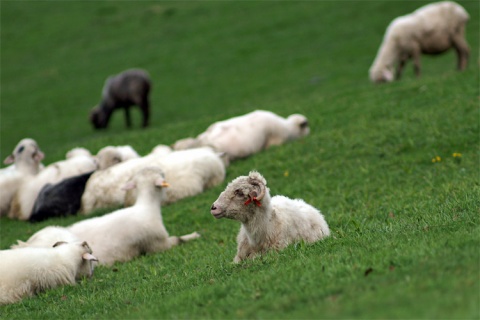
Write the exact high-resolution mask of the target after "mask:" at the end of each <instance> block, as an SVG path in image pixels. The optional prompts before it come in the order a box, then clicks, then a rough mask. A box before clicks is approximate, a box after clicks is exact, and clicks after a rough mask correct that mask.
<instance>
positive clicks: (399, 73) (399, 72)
mask: <svg viewBox="0 0 480 320" xmlns="http://www.w3.org/2000/svg"><path fill="white" fill-rule="evenodd" d="M406 63H407V59H405V58H401V59H400V62H399V63H398V67H397V74H396V75H395V78H396V79H397V80H400V78H401V77H402V72H403V68H404V67H405V64H406Z"/></svg>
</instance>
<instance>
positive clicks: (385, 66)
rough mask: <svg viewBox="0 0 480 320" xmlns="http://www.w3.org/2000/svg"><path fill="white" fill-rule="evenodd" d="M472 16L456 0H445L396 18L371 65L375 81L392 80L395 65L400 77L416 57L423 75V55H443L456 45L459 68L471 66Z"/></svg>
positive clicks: (397, 74)
mask: <svg viewBox="0 0 480 320" xmlns="http://www.w3.org/2000/svg"><path fill="white" fill-rule="evenodd" d="M468 20H469V15H468V13H467V12H466V11H465V9H464V8H463V7H461V6H460V5H458V4H456V3H455V2H450V1H442V2H438V3H432V4H428V5H426V6H423V7H421V8H419V9H417V10H415V11H414V12H413V13H411V14H408V15H405V16H401V17H398V18H396V19H395V20H393V21H392V22H391V23H390V25H389V26H388V28H387V31H386V33H385V36H384V38H383V42H382V44H381V46H380V49H379V50H378V53H377V57H376V58H375V61H374V62H373V65H372V66H371V68H370V71H369V72H370V80H371V81H372V82H391V81H393V79H394V68H395V65H396V64H398V66H397V72H396V78H397V79H400V77H401V74H402V71H403V67H404V66H405V63H406V62H407V60H409V59H412V60H413V63H414V70H415V74H416V75H417V76H419V75H420V55H421V54H422V53H423V54H440V53H443V52H445V51H447V50H448V49H450V48H452V47H453V48H455V50H456V52H457V57H458V69H459V70H464V69H465V68H466V66H467V61H468V56H469V52H470V49H469V47H468V44H467V41H466V40H465V25H466V23H467V21H468Z"/></svg>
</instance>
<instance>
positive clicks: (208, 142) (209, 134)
mask: <svg viewBox="0 0 480 320" xmlns="http://www.w3.org/2000/svg"><path fill="white" fill-rule="evenodd" d="M309 133H310V128H309V127H308V120H307V118H306V117H305V116H303V115H300V114H292V115H290V116H289V117H288V118H283V117H280V116H278V115H276V114H275V113H273V112H270V111H264V110H257V111H254V112H251V113H248V114H245V115H243V116H239V117H234V118H231V119H228V120H224V121H219V122H216V123H214V124H212V125H210V126H209V127H208V128H207V130H206V131H205V132H203V133H201V134H200V135H198V136H197V137H196V138H186V139H182V140H179V141H177V142H176V143H175V144H174V147H173V148H174V149H175V150H182V149H188V148H193V147H199V146H210V147H212V148H214V149H215V150H217V151H220V152H225V153H226V154H227V156H228V158H229V160H235V159H238V158H245V157H248V156H250V155H252V154H255V153H257V152H259V151H261V150H264V149H266V148H268V147H271V146H275V145H281V144H283V143H285V142H287V141H291V140H295V139H299V138H302V137H304V136H306V135H308V134H309Z"/></svg>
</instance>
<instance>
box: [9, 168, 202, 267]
mask: <svg viewBox="0 0 480 320" xmlns="http://www.w3.org/2000/svg"><path fill="white" fill-rule="evenodd" d="M166 187H168V183H167V182H166V181H165V177H164V174H163V172H162V170H161V169H160V168H158V167H146V168H144V169H142V170H141V171H140V172H138V173H136V174H135V176H134V177H133V179H132V180H130V181H129V182H127V183H126V184H125V186H124V188H126V189H132V188H135V189H137V190H138V197H137V201H136V202H135V204H134V205H133V206H132V207H129V208H124V209H120V210H117V211H114V212H112V213H109V214H107V215H103V216H101V217H96V218H91V219H87V220H83V221H80V222H77V223H75V224H73V225H72V226H70V227H67V228H62V227H46V228H44V229H42V230H40V231H39V232H37V233H36V234H34V235H33V236H32V237H31V238H30V239H29V240H28V241H27V242H21V241H19V245H17V246H14V247H17V248H18V247H25V246H29V247H32V246H36V247H38V246H40V247H43V246H49V245H50V244H51V243H52V242H55V241H57V240H58V239H64V238H65V239H71V240H72V239H77V238H78V239H83V240H86V241H87V242H88V243H89V244H90V245H91V247H92V249H93V251H94V252H95V256H96V257H97V258H98V259H99V263H100V264H104V265H112V264H113V263H114V262H117V261H119V262H125V261H129V260H131V259H133V258H134V257H137V256H139V255H141V254H147V253H154V252H158V251H164V250H168V249H170V248H171V247H173V246H176V245H178V244H180V243H184V242H187V241H190V240H193V239H196V238H198V237H200V235H199V234H198V233H196V232H194V233H191V234H188V235H184V236H181V237H176V236H169V235H168V232H167V230H166V229H165V226H164V224H163V219H162V213H161V202H162V199H164V198H165V196H166V193H165V188H166Z"/></svg>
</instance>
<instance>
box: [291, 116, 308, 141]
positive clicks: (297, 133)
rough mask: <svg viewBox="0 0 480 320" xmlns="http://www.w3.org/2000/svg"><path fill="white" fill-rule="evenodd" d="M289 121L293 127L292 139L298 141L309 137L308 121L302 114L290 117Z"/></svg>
mask: <svg viewBox="0 0 480 320" xmlns="http://www.w3.org/2000/svg"><path fill="white" fill-rule="evenodd" d="M287 121H288V122H289V123H290V126H291V131H292V132H291V138H292V139H298V138H302V137H305V136H307V135H308V134H309V133H310V127H309V126H308V119H307V117H305V116H304V115H301V114H292V115H290V116H288V118H287Z"/></svg>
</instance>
